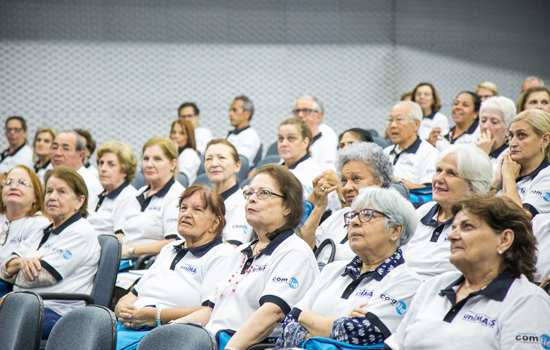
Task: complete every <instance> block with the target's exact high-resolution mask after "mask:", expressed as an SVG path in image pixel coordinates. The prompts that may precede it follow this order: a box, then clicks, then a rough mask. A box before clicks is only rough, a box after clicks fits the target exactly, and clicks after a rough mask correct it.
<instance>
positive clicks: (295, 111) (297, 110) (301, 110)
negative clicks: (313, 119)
mask: <svg viewBox="0 0 550 350" xmlns="http://www.w3.org/2000/svg"><path fill="white" fill-rule="evenodd" d="M317 112H318V111H317V110H315V109H311V108H295V109H293V110H292V113H293V114H294V115H296V116H297V115H299V114H300V113H303V114H304V115H310V114H311V113H317Z"/></svg>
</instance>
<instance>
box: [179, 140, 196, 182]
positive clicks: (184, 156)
mask: <svg viewBox="0 0 550 350" xmlns="http://www.w3.org/2000/svg"><path fill="white" fill-rule="evenodd" d="M200 165H201V158H200V156H199V154H198V153H197V151H195V150H194V149H192V148H185V149H183V150H182V151H181V152H180V154H179V155H178V169H179V171H180V173H184V174H185V176H187V179H188V180H189V183H190V184H192V183H193V182H194V181H195V179H196V178H197V171H199V166H200Z"/></svg>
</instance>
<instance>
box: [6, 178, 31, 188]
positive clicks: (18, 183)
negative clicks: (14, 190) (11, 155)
mask: <svg viewBox="0 0 550 350" xmlns="http://www.w3.org/2000/svg"><path fill="white" fill-rule="evenodd" d="M2 185H3V186H11V185H13V186H23V187H29V188H30V187H32V184H31V183H30V182H28V181H27V180H23V179H12V178H11V177H10V178H7V179H4V181H2Z"/></svg>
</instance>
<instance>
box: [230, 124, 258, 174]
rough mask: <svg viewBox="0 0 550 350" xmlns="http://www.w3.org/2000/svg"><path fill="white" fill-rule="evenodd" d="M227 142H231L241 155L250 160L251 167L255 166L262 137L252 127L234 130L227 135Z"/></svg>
mask: <svg viewBox="0 0 550 350" xmlns="http://www.w3.org/2000/svg"><path fill="white" fill-rule="evenodd" d="M226 138H227V141H229V142H231V143H232V144H233V146H235V148H236V149H237V152H239V154H240V155H243V156H245V157H246V158H247V159H248V163H249V165H250V166H251V167H252V166H254V158H255V157H256V154H258V151H259V150H260V145H261V144H262V142H261V141H260V136H259V135H258V133H257V132H256V130H254V129H253V128H252V127H250V126H247V127H244V128H242V129H233V130H231V131H229V132H228V133H227V137H226Z"/></svg>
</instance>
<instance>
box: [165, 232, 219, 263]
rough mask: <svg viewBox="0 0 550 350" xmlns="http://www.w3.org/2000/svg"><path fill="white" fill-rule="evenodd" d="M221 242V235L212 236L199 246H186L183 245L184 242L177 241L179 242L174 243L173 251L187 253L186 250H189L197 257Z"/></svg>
mask: <svg viewBox="0 0 550 350" xmlns="http://www.w3.org/2000/svg"><path fill="white" fill-rule="evenodd" d="M222 243H223V239H222V237H221V236H218V237H216V238H214V239H213V240H212V241H210V242H208V243H205V244H203V245H201V246H198V247H191V248H186V247H185V246H184V245H185V242H184V243H179V244H175V245H174V251H175V252H176V254H183V255H185V254H187V252H190V253H191V254H193V256H195V257H197V258H200V257H202V256H204V254H206V253H208V252H209V251H210V249H212V248H214V247H215V246H217V245H219V244H222Z"/></svg>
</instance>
